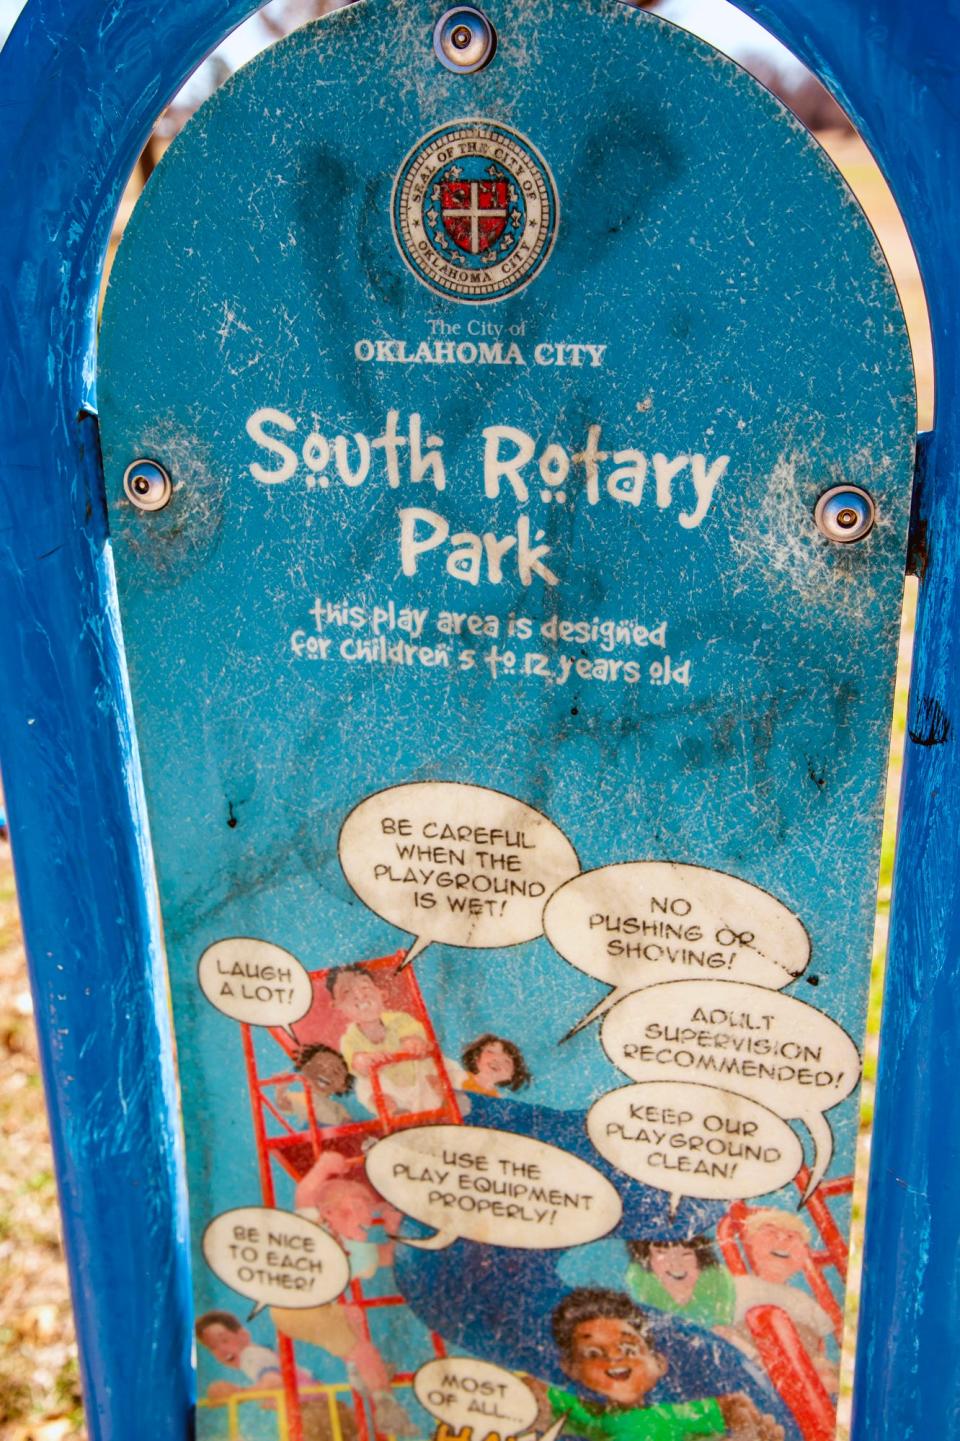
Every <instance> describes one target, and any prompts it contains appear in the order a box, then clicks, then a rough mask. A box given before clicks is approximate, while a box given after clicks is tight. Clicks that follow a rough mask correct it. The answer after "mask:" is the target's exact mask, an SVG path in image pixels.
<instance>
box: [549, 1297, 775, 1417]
mask: <svg viewBox="0 0 960 1441" xmlns="http://www.w3.org/2000/svg"><path fill="white" fill-rule="evenodd" d="M552 1326H553V1335H554V1339H555V1341H556V1343H557V1347H558V1350H559V1352H560V1365H561V1368H562V1369H563V1371H564V1372H565V1374H566V1375H567V1376H569V1377H570V1380H571V1381H573V1382H575V1384H576V1385H577V1386H578V1387H580V1388H582V1389H584V1390H586V1391H588V1392H590V1393H591V1399H589V1400H584V1399H582V1398H581V1397H580V1396H578V1395H576V1394H574V1393H572V1392H567V1391H562V1390H560V1389H559V1388H557V1387H553V1386H551V1387H549V1388H548V1390H547V1399H548V1401H549V1404H550V1408H551V1411H552V1413H553V1416H554V1418H555V1419H559V1418H560V1417H561V1416H563V1417H564V1418H565V1419H564V1432H565V1433H566V1434H568V1435H573V1436H583V1437H586V1438H587V1441H685V1438H686V1437H689V1436H711V1437H718V1436H726V1437H730V1438H731V1441H734V1438H735V1441H783V1436H784V1432H783V1427H782V1426H780V1425H778V1424H777V1422H776V1421H775V1420H774V1418H773V1417H772V1416H764V1415H762V1414H761V1412H760V1411H759V1410H758V1409H757V1407H756V1406H755V1405H754V1403H753V1402H752V1401H751V1400H750V1398H749V1397H748V1396H744V1395H741V1394H735V1395H730V1396H717V1397H710V1398H708V1399H704V1400H701V1401H683V1402H673V1403H660V1404H653V1405H651V1404H648V1402H647V1399H646V1398H647V1396H648V1394H649V1393H650V1392H651V1391H652V1390H653V1389H654V1388H655V1387H656V1386H657V1384H658V1382H660V1381H661V1380H662V1379H663V1377H664V1376H665V1375H666V1373H667V1369H668V1363H667V1361H666V1359H665V1358H664V1357H663V1356H662V1355H661V1354H660V1352H658V1351H656V1350H655V1349H654V1347H653V1345H652V1343H651V1340H650V1334H649V1324H648V1320H647V1317H646V1316H645V1314H644V1313H643V1312H642V1311H641V1310H640V1308H639V1307H638V1306H637V1305H636V1304H635V1303H634V1302H633V1301H632V1300H631V1299H630V1297H629V1296H625V1295H624V1294H623V1293H622V1292H618V1291H607V1290H602V1289H600V1288H598V1287H597V1288H595V1287H582V1288H580V1289H579V1290H576V1291H571V1292H570V1294H569V1295H568V1296H565V1297H564V1299H563V1300H562V1301H561V1302H560V1305H559V1306H558V1307H557V1308H556V1310H555V1311H554V1313H553V1319H552Z"/></svg>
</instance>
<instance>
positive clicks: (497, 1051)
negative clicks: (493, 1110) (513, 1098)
mask: <svg viewBox="0 0 960 1441" xmlns="http://www.w3.org/2000/svg"><path fill="white" fill-rule="evenodd" d="M461 1059H462V1060H463V1068H464V1070H465V1071H466V1072H467V1075H466V1076H465V1078H464V1079H463V1080H462V1082H461V1089H462V1090H464V1091H476V1092H479V1093H480V1095H482V1096H498V1095H499V1094H500V1088H501V1087H505V1088H506V1090H508V1091H519V1090H522V1089H523V1087H524V1086H529V1084H530V1082H531V1080H532V1079H533V1077H532V1076H531V1075H530V1072H529V1070H528V1069H527V1063H526V1061H525V1060H524V1059H523V1055H522V1053H521V1051H520V1047H519V1046H515V1045H514V1043H513V1041H507V1040H505V1039H504V1037H503V1036H494V1035H492V1034H491V1033H490V1032H489V1031H488V1032H487V1033H486V1035H483V1036H478V1037H477V1039H476V1040H475V1041H471V1042H470V1044H469V1045H468V1046H467V1047H466V1049H465V1050H464V1052H463V1056H462V1058H461Z"/></svg>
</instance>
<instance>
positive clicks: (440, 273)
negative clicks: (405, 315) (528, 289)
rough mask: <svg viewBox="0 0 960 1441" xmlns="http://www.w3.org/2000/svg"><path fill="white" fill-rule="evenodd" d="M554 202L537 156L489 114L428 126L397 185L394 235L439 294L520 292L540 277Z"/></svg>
mask: <svg viewBox="0 0 960 1441" xmlns="http://www.w3.org/2000/svg"><path fill="white" fill-rule="evenodd" d="M558 218H559V203H558V200H557V188H556V185H555V184H554V180H553V176H552V175H551V174H550V170H549V168H548V166H547V163H546V161H545V160H544V159H543V156H542V155H540V153H539V151H537V150H536V149H535V147H534V146H533V145H531V143H530V141H529V140H527V139H526V138H525V137H524V136H523V135H520V134H519V133H518V132H517V131H516V130H511V129H510V128H509V127H508V126H506V125H501V124H499V123H496V122H494V121H491V120H458V121H454V122H453V123H452V124H450V125H443V126H441V127H440V128H439V129H438V130H432V131H431V132H430V134H429V135H425V136H424V137H423V139H422V140H419V141H418V142H417V144H416V145H415V146H414V147H413V149H412V150H411V151H410V153H409V154H408V155H407V157H406V159H405V160H404V162H403V164H402V165H401V167H400V171H399V173H398V175H397V178H396V182H395V184H394V187H393V200H392V220H393V233H394V236H395V238H396V242H397V246H398V247H399V250H400V254H401V255H402V256H403V258H404V260H405V261H406V263H407V265H408V266H409V267H410V269H411V270H412V271H413V273H414V275H415V276H416V277H417V279H418V280H420V281H421V282H422V283H423V284H424V285H426V286H428V287H429V289H430V290H432V291H433V292H434V293H435V294H436V295H442V296H445V297H446V298H447V299H448V300H466V301H475V302H479V303H481V304H483V303H490V302H491V301H495V300H506V299H507V297H508V296H510V295H516V293H517V291H518V290H522V289H523V287H524V286H525V285H529V284H530V282H531V281H532V280H534V279H536V277H537V276H538V275H539V274H540V271H541V270H542V269H543V267H544V265H545V264H546V263H547V259H548V257H549V255H550V251H551V249H552V248H553V242H554V239H555V238H556V234H557V221H558Z"/></svg>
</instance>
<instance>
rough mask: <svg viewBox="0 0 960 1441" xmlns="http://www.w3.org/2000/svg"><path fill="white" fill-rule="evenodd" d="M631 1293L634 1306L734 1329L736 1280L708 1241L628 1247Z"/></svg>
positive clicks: (695, 1239) (637, 1243) (697, 1238)
mask: <svg viewBox="0 0 960 1441" xmlns="http://www.w3.org/2000/svg"><path fill="white" fill-rule="evenodd" d="M627 1253H628V1254H629V1256H630V1265H629V1266H628V1267H627V1289H628V1291H629V1292H630V1295H631V1296H632V1297H633V1298H634V1300H635V1301H639V1302H640V1303H641V1304H642V1305H644V1306H654V1307H655V1308H656V1309H657V1310H658V1311H667V1312H670V1313H672V1314H674V1315H678V1316H682V1317H683V1319H684V1320H685V1321H692V1322H694V1323H695V1324H696V1325H698V1326H708V1327H710V1328H711V1329H713V1328H716V1327H719V1326H726V1325H730V1324H732V1322H733V1318H734V1313H735V1311H736V1288H735V1285H734V1278H733V1276H731V1274H730V1272H729V1271H728V1270H727V1269H726V1267H725V1266H721V1265H720V1263H719V1261H718V1259H717V1255H716V1252H715V1251H714V1249H713V1245H712V1243H711V1241H710V1239H709V1237H708V1236H693V1237H691V1239H690V1240H689V1241H628V1242H627Z"/></svg>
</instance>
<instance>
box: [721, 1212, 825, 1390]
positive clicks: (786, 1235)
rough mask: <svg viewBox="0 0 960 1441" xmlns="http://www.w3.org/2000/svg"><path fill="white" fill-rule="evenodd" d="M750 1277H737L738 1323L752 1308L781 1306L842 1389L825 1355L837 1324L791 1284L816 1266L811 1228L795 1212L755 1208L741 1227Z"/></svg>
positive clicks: (822, 1376) (818, 1363)
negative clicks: (811, 1252)
mask: <svg viewBox="0 0 960 1441" xmlns="http://www.w3.org/2000/svg"><path fill="white" fill-rule="evenodd" d="M741 1234H742V1236H743V1245H744V1249H745V1250H746V1253H747V1257H748V1259H749V1261H750V1265H751V1266H752V1268H753V1272H754V1274H753V1275H752V1276H740V1277H738V1278H737V1296H738V1314H737V1318H736V1319H737V1321H738V1322H740V1321H741V1320H742V1318H743V1316H744V1315H745V1314H746V1312H747V1310H749V1308H750V1307H751V1306H780V1307H781V1308H782V1309H783V1310H784V1311H786V1313H787V1315H788V1316H789V1317H790V1319H791V1320H792V1321H793V1324H794V1325H795V1326H796V1328H797V1335H798V1336H799V1337H800V1340H801V1341H802V1343H803V1346H804V1349H805V1350H806V1352H807V1355H808V1356H809V1357H810V1360H811V1361H812V1362H813V1364H814V1366H815V1367H816V1369H817V1372H818V1374H819V1376H820V1379H821V1381H822V1382H823V1384H824V1386H825V1387H826V1389H827V1391H828V1392H829V1394H830V1395H831V1396H835V1395H836V1394H837V1392H838V1390H839V1388H840V1373H839V1370H838V1368H837V1366H836V1365H834V1363H833V1362H832V1361H831V1360H830V1359H829V1357H828V1356H827V1353H826V1348H825V1345H824V1343H825V1340H826V1338H827V1336H829V1335H830V1333H831V1331H832V1330H833V1323H832V1321H831V1319H830V1317H829V1316H828V1315H827V1313H826V1311H825V1310H824V1309H823V1307H822V1306H820V1305H818V1304H817V1302H816V1301H815V1300H814V1298H813V1297H812V1296H811V1295H809V1294H808V1293H807V1292H806V1291H801V1290H800V1289H799V1288H798V1287H797V1286H789V1285H787V1282H788V1281H789V1280H791V1279H792V1278H793V1277H794V1276H797V1275H798V1274H802V1273H803V1271H804V1270H805V1268H806V1267H807V1266H809V1265H811V1264H812V1261H811V1255H810V1232H809V1231H808V1230H807V1226H806V1223H805V1222H804V1220H803V1218H802V1217H801V1216H798V1215H797V1214H796V1212H795V1211H779V1210H777V1209H776V1207H772V1206H771V1207H768V1208H764V1209H761V1210H758V1211H752V1212H751V1213H750V1214H749V1215H748V1216H747V1217H746V1219H745V1220H744V1221H743V1224H742V1226H741Z"/></svg>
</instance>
